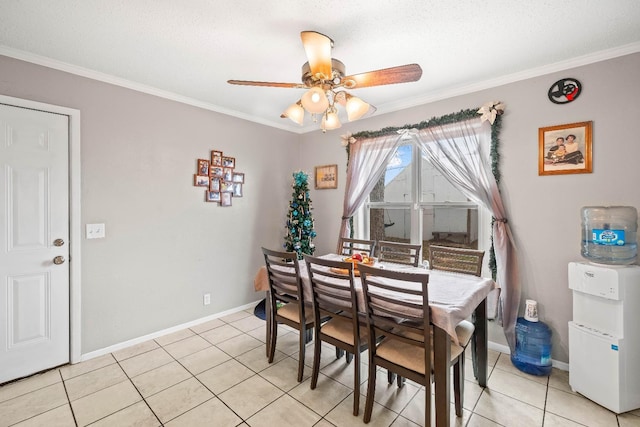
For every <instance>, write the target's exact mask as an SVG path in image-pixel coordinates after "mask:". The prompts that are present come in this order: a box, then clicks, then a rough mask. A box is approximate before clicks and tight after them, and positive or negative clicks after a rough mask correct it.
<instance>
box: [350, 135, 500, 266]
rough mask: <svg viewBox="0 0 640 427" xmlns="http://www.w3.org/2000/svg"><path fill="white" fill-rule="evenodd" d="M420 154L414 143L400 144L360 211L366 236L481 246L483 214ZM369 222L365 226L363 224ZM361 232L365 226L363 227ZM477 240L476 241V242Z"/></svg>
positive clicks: (426, 255) (399, 240) (486, 228)
mask: <svg viewBox="0 0 640 427" xmlns="http://www.w3.org/2000/svg"><path fill="white" fill-rule="evenodd" d="M479 211H484V210H483V209H478V206H477V204H476V203H474V202H471V201H469V200H468V199H467V198H466V197H465V196H464V195H463V194H462V192H460V191H459V190H458V189H456V187H455V186H454V185H452V184H451V183H450V182H449V181H448V180H447V179H446V178H445V177H444V176H442V174H440V173H439V172H438V171H437V170H436V169H435V168H434V167H433V165H431V163H429V161H427V159H426V158H425V157H423V156H422V155H421V151H420V149H419V148H418V146H417V145H416V144H415V143H414V142H412V141H407V142H406V143H404V144H401V145H400V146H399V147H398V148H397V150H396V151H395V153H394V155H393V156H392V157H391V160H390V161H389V162H388V163H387V166H386V171H385V173H384V175H383V176H382V177H381V178H380V180H379V181H378V183H377V184H376V186H375V187H374V189H373V190H372V191H371V193H370V194H369V200H368V203H366V204H365V206H364V208H363V210H362V211H361V212H360V215H362V217H363V218H362V219H364V221H362V224H363V226H364V227H363V228H365V229H367V228H368V230H367V231H368V234H369V238H371V239H375V240H388V241H398V242H406V243H409V242H410V243H414V244H422V247H423V251H422V252H423V258H426V257H428V253H429V251H428V246H429V244H432V243H435V244H438V245H444V246H456V247H467V248H474V249H477V248H479V247H480V248H483V247H484V246H485V245H484V244H483V242H482V240H483V236H484V235H485V233H487V232H488V227H489V224H486V226H484V228H485V230H484V231H483V230H481V229H479V226H480V228H482V227H483V225H484V222H488V221H485V219H486V218H489V217H488V216H487V215H486V214H483V212H479ZM367 224H368V227H367ZM362 231H364V230H362ZM479 242H480V243H479Z"/></svg>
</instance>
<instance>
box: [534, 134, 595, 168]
mask: <svg viewBox="0 0 640 427" xmlns="http://www.w3.org/2000/svg"><path fill="white" fill-rule="evenodd" d="M591 133H592V122H580V123H570V124H566V125H557V126H549V127H544V128H540V129H538V175H563V174H573V173H591V172H592V157H591V156H592V154H591V152H592V141H591Z"/></svg>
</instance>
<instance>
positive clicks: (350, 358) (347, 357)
mask: <svg viewBox="0 0 640 427" xmlns="http://www.w3.org/2000/svg"><path fill="white" fill-rule="evenodd" d="M346 359H347V364H349V363H351V361H352V360H353V354H351V353H349V352H348V351H347V356H346Z"/></svg>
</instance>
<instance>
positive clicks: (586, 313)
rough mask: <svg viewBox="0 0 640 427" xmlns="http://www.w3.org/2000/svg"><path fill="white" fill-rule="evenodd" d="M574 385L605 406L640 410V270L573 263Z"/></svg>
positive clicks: (571, 357) (571, 329)
mask: <svg viewBox="0 0 640 427" xmlns="http://www.w3.org/2000/svg"><path fill="white" fill-rule="evenodd" d="M569 288H570V289H572V291H573V321H571V322H569V384H570V385H571V388H572V389H573V390H574V391H577V392H578V393H580V394H582V395H583V396H585V397H587V398H589V399H591V400H593V401H594V402H596V403H598V404H599V405H601V406H604V407H605V408H607V409H609V410H611V411H613V412H616V413H618V414H619V413H622V412H627V411H630V410H634V409H637V408H640V267H639V266H637V265H628V266H613V265H611V266H610V265H597V264H592V263H587V262H572V263H569Z"/></svg>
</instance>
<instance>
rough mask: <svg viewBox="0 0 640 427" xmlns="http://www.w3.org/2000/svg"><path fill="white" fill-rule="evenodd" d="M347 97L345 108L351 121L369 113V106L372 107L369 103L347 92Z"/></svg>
mask: <svg viewBox="0 0 640 427" xmlns="http://www.w3.org/2000/svg"><path fill="white" fill-rule="evenodd" d="M346 99H347V103H346V105H345V107H344V108H345V110H347V118H348V119H349V121H350V122H352V121H354V120H358V119H359V118H361V117H362V116H364V115H365V114H367V112H368V111H369V108H371V106H370V105H369V104H367V103H366V102H364V101H363V100H362V99H360V98H358V97H357V96H352V95H349V94H348V93H347V94H346Z"/></svg>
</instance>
